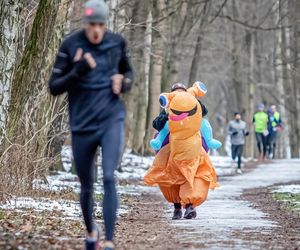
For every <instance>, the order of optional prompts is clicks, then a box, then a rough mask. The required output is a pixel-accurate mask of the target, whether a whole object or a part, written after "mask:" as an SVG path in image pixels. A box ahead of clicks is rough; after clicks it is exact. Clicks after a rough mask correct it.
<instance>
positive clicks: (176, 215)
mask: <svg viewBox="0 0 300 250" xmlns="http://www.w3.org/2000/svg"><path fill="white" fill-rule="evenodd" d="M181 218H182V210H181V209H180V208H175V209H174V213H173V217H172V220H180V219H181Z"/></svg>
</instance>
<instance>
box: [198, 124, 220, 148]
mask: <svg viewBox="0 0 300 250" xmlns="http://www.w3.org/2000/svg"><path fill="white" fill-rule="evenodd" d="M200 132H201V135H202V136H203V138H204V140H205V142H206V144H207V146H208V148H209V149H218V148H220V147H221V146H222V143H221V142H220V141H218V140H216V139H214V138H213V131H212V127H211V125H210V123H209V121H208V120H207V119H205V118H203V119H202V124H201V129H200Z"/></svg>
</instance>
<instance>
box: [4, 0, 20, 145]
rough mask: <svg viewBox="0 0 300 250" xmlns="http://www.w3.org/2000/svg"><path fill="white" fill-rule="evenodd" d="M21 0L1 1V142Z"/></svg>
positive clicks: (14, 61)
mask: <svg viewBox="0 0 300 250" xmlns="http://www.w3.org/2000/svg"><path fill="white" fill-rule="evenodd" d="M20 8H21V1H8V0H3V1H1V3H0V144H1V141H2V139H3V136H4V135H5V133H6V120H7V112H8V107H9V99H10V88H11V85H12V80H13V75H14V70H15V65H16V56H17V51H18V38H19V21H20V20H19V19H20V17H19V12H20Z"/></svg>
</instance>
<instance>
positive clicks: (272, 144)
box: [267, 105, 282, 159]
mask: <svg viewBox="0 0 300 250" xmlns="http://www.w3.org/2000/svg"><path fill="white" fill-rule="evenodd" d="M268 115H269V123H268V131H269V134H268V138H267V146H268V157H269V158H270V159H274V158H275V150H276V141H277V132H278V131H280V130H281V129H282V121H281V117H280V114H279V112H278V111H277V109H276V106H275V105H272V106H271V107H270V109H269V112H268Z"/></svg>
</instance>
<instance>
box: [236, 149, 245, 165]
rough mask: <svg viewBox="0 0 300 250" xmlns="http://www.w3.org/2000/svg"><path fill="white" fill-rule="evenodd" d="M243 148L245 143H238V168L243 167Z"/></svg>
mask: <svg viewBox="0 0 300 250" xmlns="http://www.w3.org/2000/svg"><path fill="white" fill-rule="evenodd" d="M243 149H244V145H238V150H237V157H238V169H241V165H242V155H243Z"/></svg>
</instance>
